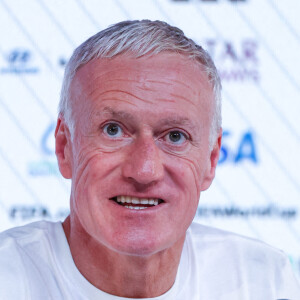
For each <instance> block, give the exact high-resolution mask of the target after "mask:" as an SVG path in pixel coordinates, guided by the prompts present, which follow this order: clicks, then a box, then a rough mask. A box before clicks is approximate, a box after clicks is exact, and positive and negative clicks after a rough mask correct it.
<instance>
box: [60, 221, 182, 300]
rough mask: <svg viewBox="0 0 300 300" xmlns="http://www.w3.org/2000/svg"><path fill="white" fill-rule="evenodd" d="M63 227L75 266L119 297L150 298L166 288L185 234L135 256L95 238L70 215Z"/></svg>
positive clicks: (176, 264) (168, 287)
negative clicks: (168, 244)
mask: <svg viewBox="0 0 300 300" xmlns="http://www.w3.org/2000/svg"><path fill="white" fill-rule="evenodd" d="M74 227H77V228H74ZM63 228H64V231H65V234H66V237H67V240H68V243H69V246H70V249H71V253H72V257H73V260H74V262H75V265H76V267H77V268H78V270H79V271H80V273H81V274H82V275H83V276H84V277H85V278H86V279H87V280H88V281H89V282H90V283H91V284H93V285H94V286H95V287H97V288H98V289H100V290H102V291H104V292H106V293H109V294H112V295H116V296H119V297H127V298H151V297H157V296H160V295H162V294H163V293H165V292H167V291H168V290H169V289H170V288H171V287H172V285H173V284H174V281H175V277H176V273H177V269H178V265H179V261H180V256H181V252H182V247H183V243H184V239H185V236H184V237H182V238H180V239H179V240H178V241H177V242H176V243H175V244H174V245H172V246H171V247H170V248H168V249H164V250H162V251H159V252H156V253H154V254H152V255H147V256H134V255H126V254H122V253H119V252H116V251H114V250H111V249H109V248H107V247H106V246H104V245H103V244H101V243H99V242H97V241H95V240H94V239H93V238H92V237H91V236H89V235H88V234H87V233H86V232H85V231H84V229H83V228H82V227H81V228H80V229H79V228H78V226H76V225H75V224H73V223H72V222H71V221H70V217H68V218H67V219H66V220H65V222H64V223H63Z"/></svg>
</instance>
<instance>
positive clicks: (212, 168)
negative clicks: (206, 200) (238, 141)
mask: <svg viewBox="0 0 300 300" xmlns="http://www.w3.org/2000/svg"><path fill="white" fill-rule="evenodd" d="M221 142H222V128H221V129H220V131H219V134H218V138H217V140H216V142H215V144H214V147H213V149H212V151H211V153H210V159H209V160H208V165H207V169H206V172H205V175H204V179H203V182H202V186H201V191H205V190H207V189H208V188H209V187H210V185H211V183H212V181H213V179H214V177H215V173H216V167H217V164H218V161H219V155H220V149H221Z"/></svg>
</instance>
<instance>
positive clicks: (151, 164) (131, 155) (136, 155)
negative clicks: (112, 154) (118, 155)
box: [122, 136, 164, 187]
mask: <svg viewBox="0 0 300 300" xmlns="http://www.w3.org/2000/svg"><path fill="white" fill-rule="evenodd" d="M122 173H123V176H124V177H125V178H126V179H127V180H129V181H131V182H132V183H134V184H135V185H138V186H139V187H146V186H149V185H152V184H154V183H156V182H158V181H159V180H161V179H162V177H163V175H164V167H163V163H162V160H161V157H160V151H159V148H158V147H157V145H156V144H155V141H154V140H153V138H152V137H150V136H149V137H145V138H141V139H140V140H137V141H136V142H134V143H133V144H132V145H131V146H130V151H128V153H127V157H126V159H125V161H124V163H123V166H122Z"/></svg>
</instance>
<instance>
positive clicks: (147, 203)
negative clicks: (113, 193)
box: [111, 196, 163, 209]
mask: <svg viewBox="0 0 300 300" xmlns="http://www.w3.org/2000/svg"><path fill="white" fill-rule="evenodd" d="M111 199H112V200H113V201H115V202H116V203H118V204H119V205H122V206H123V207H126V208H129V209H146V208H149V207H153V206H156V205H159V204H160V203H162V202H163V200H161V199H158V198H138V197H131V196H117V197H114V198H111Z"/></svg>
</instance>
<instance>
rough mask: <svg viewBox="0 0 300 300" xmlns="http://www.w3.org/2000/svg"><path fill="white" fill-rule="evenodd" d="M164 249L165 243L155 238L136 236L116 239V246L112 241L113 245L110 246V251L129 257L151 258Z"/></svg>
mask: <svg viewBox="0 0 300 300" xmlns="http://www.w3.org/2000/svg"><path fill="white" fill-rule="evenodd" d="M166 248H167V246H166V243H164V242H163V241H160V240H159V239H158V238H157V237H156V238H155V237H149V236H147V237H145V236H143V237H140V236H139V235H137V234H131V235H129V236H126V237H125V236H123V237H122V238H121V239H118V242H117V244H116V243H115V241H114V245H112V249H114V250H115V251H116V252H119V253H120V254H123V255H129V256H151V255H153V254H155V253H158V252H160V251H162V250H163V249H166Z"/></svg>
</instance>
